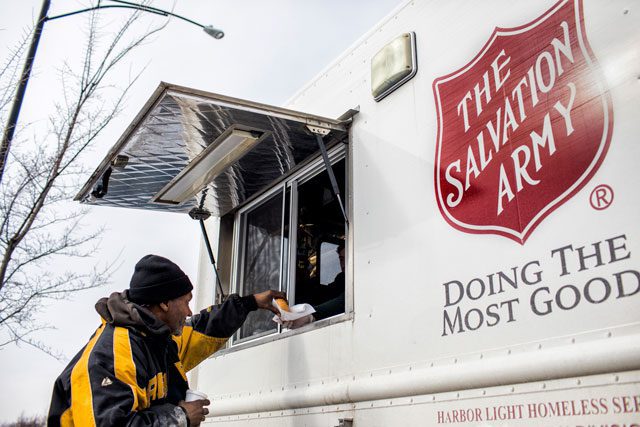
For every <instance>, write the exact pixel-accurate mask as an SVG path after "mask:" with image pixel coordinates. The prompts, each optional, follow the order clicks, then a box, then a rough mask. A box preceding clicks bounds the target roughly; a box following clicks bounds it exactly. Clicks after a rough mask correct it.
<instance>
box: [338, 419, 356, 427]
mask: <svg viewBox="0 0 640 427" xmlns="http://www.w3.org/2000/svg"><path fill="white" fill-rule="evenodd" d="M336 427H353V418H338V425H337V426H336Z"/></svg>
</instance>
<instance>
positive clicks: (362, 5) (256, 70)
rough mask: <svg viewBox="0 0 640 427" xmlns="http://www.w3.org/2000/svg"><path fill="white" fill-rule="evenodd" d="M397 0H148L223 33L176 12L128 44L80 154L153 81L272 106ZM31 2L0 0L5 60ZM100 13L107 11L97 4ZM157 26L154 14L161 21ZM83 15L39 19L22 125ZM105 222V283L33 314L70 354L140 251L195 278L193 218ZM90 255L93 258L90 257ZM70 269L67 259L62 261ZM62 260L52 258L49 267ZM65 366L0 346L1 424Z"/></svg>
mask: <svg viewBox="0 0 640 427" xmlns="http://www.w3.org/2000/svg"><path fill="white" fill-rule="evenodd" d="M400 3H403V1H402V0H305V1H300V0H271V1H265V0H217V1H215V2H212V1H209V0H180V1H175V6H173V5H174V2H173V1H167V0H157V1H155V2H154V3H153V5H154V6H156V7H160V8H165V9H171V8H172V7H173V8H174V12H175V13H178V14H181V15H184V16H187V17H189V18H192V19H194V20H196V21H199V22H202V23H204V24H213V25H214V26H216V27H218V28H221V29H223V30H224V31H225V33H226V36H225V38H224V39H222V40H214V39H212V38H210V37H208V36H207V35H205V34H204V33H203V32H201V31H199V30H198V28H196V27H193V26H190V25H188V24H186V23H183V22H180V21H177V20H173V21H171V23H170V24H169V25H168V27H167V28H166V29H165V30H163V32H162V33H160V34H159V35H157V36H156V37H155V38H154V39H153V40H152V41H151V42H150V43H148V44H147V45H146V46H144V47H143V48H141V49H140V50H138V51H136V53H135V54H134V55H135V56H134V57H133V58H134V60H133V61H132V63H131V64H130V65H128V67H124V68H123V69H122V70H120V73H121V74H122V79H123V80H125V79H127V78H128V74H129V71H130V70H139V69H141V68H142V67H145V66H146V69H145V71H144V74H143V75H142V78H141V79H140V80H139V81H138V82H137V83H136V85H135V86H134V88H133V89H132V91H131V92H130V96H129V98H128V102H127V104H126V107H125V110H124V112H123V114H121V115H120V116H119V117H118V118H117V119H116V120H114V121H113V122H112V123H111V126H110V127H109V128H107V129H106V131H105V132H104V133H103V135H102V137H101V138H100V141H99V142H98V145H97V148H96V149H95V151H94V152H93V153H92V156H93V158H92V159H89V160H88V163H90V164H89V166H90V167H91V169H93V168H95V166H97V164H98V163H99V162H100V160H102V158H103V157H104V156H105V154H106V152H107V150H108V149H109V148H110V147H111V146H112V145H113V144H114V143H115V141H116V139H117V138H118V137H119V136H120V135H121V134H122V132H123V131H124V129H125V128H126V126H127V125H128V124H129V123H130V121H131V119H132V118H133V117H134V116H135V115H136V114H137V112H138V111H139V110H140V108H141V107H142V105H143V104H144V103H145V102H146V101H147V99H148V98H149V96H150V95H151V93H152V92H153V90H154V89H155V88H156V87H157V86H158V84H159V82H160V81H166V82H169V83H175V84H180V85H184V86H189V87H193V88H198V89H203V90H206V91H210V92H216V93H220V94H224V95H230V96H234V97H238V98H245V99H250V100H253V101H258V102H263V103H267V104H273V105H283V104H284V103H285V101H286V100H287V99H288V98H289V97H290V96H292V95H293V94H294V93H295V92H296V91H297V90H298V89H299V88H300V87H301V86H302V85H304V84H305V83H306V82H308V81H309V80H311V79H312V78H313V77H314V76H315V75H317V74H318V73H319V72H320V71H321V70H322V69H324V68H325V67H326V66H327V65H328V64H330V63H331V62H332V61H333V60H334V59H335V58H336V57H337V56H338V55H339V54H340V53H342V51H344V50H345V49H346V48H347V47H348V46H350V45H351V44H352V43H353V42H355V41H356V40H357V39H358V38H360V37H361V36H362V35H363V34H364V33H365V32H366V31H367V30H369V29H370V28H371V27H372V26H373V25H374V24H375V23H377V22H378V21H380V20H381V19H382V18H384V17H385V16H386V15H388V14H389V13H390V12H391V11H392V10H394V9H395V8H396V6H397V5H398V4H400ZM41 4H42V2H41V1H40V0H20V1H16V0H0V11H1V13H0V45H1V46H2V49H3V50H2V55H0V58H4V57H5V54H6V52H7V49H8V48H9V47H11V46H13V45H14V44H15V42H16V40H17V39H18V38H19V37H20V34H21V33H22V32H23V31H26V30H28V29H29V28H30V27H31V24H32V22H33V21H34V20H35V18H36V17H37V16H38V14H39V11H40V7H41ZM87 4H89V1H88V0H87V1H77V0H53V1H52V6H51V9H50V13H49V15H50V16H53V15H56V14H61V13H65V12H69V11H73V10H77V9H81V8H84V7H86V6H87ZM102 13H103V14H105V20H106V21H108V20H109V19H110V17H111V18H112V17H114V16H115V14H122V13H126V12H124V11H118V10H115V9H112V10H105V11H102ZM157 22H161V21H160V18H158V21H157ZM85 24H86V16H83V15H78V16H75V17H69V18H64V19H61V20H58V21H51V22H49V23H47V24H46V26H45V29H44V33H43V36H42V40H41V43H40V47H39V50H38V54H37V58H36V62H35V69H34V74H33V77H32V80H31V81H30V83H29V87H28V89H27V96H26V98H25V101H24V104H23V112H22V115H21V121H24V122H33V123H35V125H43V124H46V121H45V118H46V114H47V113H48V112H49V111H51V109H52V106H53V102H54V100H55V98H56V96H57V93H58V88H59V82H58V81H57V79H56V70H57V69H58V68H59V67H60V66H61V64H62V61H63V60H65V59H69V58H73V57H74V55H77V54H79V53H80V52H81V51H82V48H83V46H84V45H83V35H84V33H83V31H82V29H83V28H84V26H85ZM101 225H104V226H106V227H107V232H106V233H105V236H104V239H103V241H102V245H101V250H100V255H99V258H100V259H102V260H111V259H114V258H116V257H117V256H118V254H121V259H122V266H121V267H120V269H119V270H118V272H117V273H116V274H115V275H114V277H113V278H112V283H111V285H109V286H107V287H104V288H100V289H96V290H93V291H88V292H85V293H83V294H79V295H77V296H75V297H74V298H73V300H71V301H61V302H56V303H55V304H53V303H52V304H51V305H50V306H48V307H46V308H45V310H44V312H43V314H42V316H43V317H44V318H46V319H47V320H48V322H49V323H50V324H52V325H53V326H55V327H56V328H57V329H56V330H52V331H47V332H44V333H42V334H40V335H39V336H38V338H40V339H42V340H44V341H45V342H46V343H47V344H49V345H51V346H52V347H54V348H56V349H58V350H60V351H62V352H63V353H64V354H65V355H66V356H67V357H68V358H71V357H72V356H73V355H74V354H75V353H76V352H77V351H78V350H79V349H80V348H81V347H82V346H83V345H84V344H85V343H86V341H87V339H88V338H89V337H90V335H91V334H92V333H93V331H94V330H95V328H96V327H97V326H98V324H99V319H98V316H97V314H96V313H95V311H94V309H93V304H94V303H95V301H96V300H97V299H98V298H100V297H102V296H105V295H108V294H109V293H110V292H112V291H116V290H117V291H119V290H122V289H124V288H126V287H127V285H128V283H129V278H130V276H131V273H132V271H133V266H134V264H135V263H136V262H137V260H138V259H139V258H140V257H142V256H143V255H145V254H147V253H156V254H159V255H163V256H166V257H168V258H170V259H172V260H174V261H175V262H177V263H178V264H179V265H180V266H181V267H182V268H183V269H184V270H185V272H186V273H187V274H188V275H189V276H190V277H191V279H192V280H193V281H195V280H196V271H197V265H198V264H197V263H198V259H197V258H198V246H199V240H198V239H199V227H198V224H197V223H196V222H194V221H192V220H191V219H189V218H188V217H187V216H186V215H184V216H180V215H177V214H168V213H152V212H144V211H136V210H127V209H116V208H93V209H92V210H91V212H90V215H89V217H88V223H87V226H88V227H99V226H101ZM95 261H98V260H95ZM67 267H68V266H67ZM51 268H59V266H51ZM65 365H66V362H65V363H61V362H58V361H56V360H54V359H53V358H51V357H49V356H47V355H45V354H43V353H41V352H39V351H37V350H34V349H32V348H30V347H27V346H22V347H19V348H18V347H14V346H12V347H11V348H8V349H4V350H0V367H1V368H0V369H1V370H2V371H1V372H2V389H3V390H2V398H1V399H0V422H2V421H12V420H15V419H16V418H17V417H18V415H20V414H21V413H25V414H27V415H30V414H41V413H45V412H46V411H47V410H48V406H49V400H50V396H51V388H52V384H53V381H54V380H55V378H56V376H57V375H58V374H59V373H60V372H61V371H62V369H63V368H64V366H65Z"/></svg>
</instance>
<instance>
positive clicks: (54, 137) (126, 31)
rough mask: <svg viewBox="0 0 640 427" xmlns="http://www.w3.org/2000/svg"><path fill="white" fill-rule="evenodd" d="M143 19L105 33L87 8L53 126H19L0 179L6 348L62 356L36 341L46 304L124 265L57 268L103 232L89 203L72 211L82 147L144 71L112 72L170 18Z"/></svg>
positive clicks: (10, 61) (10, 69)
mask: <svg viewBox="0 0 640 427" xmlns="http://www.w3.org/2000/svg"><path fill="white" fill-rule="evenodd" d="M140 16H141V12H140V11H136V12H133V13H131V14H130V15H127V16H126V17H125V18H124V19H123V21H122V22H121V24H120V25H119V27H118V28H117V29H116V30H115V31H112V32H110V33H106V32H105V31H104V29H103V28H102V27H101V25H100V20H99V18H100V14H99V12H97V11H95V12H93V13H91V14H89V15H88V24H87V25H88V29H87V36H86V40H85V43H84V48H82V49H83V50H82V56H81V61H80V63H79V64H78V65H73V64H72V63H66V62H65V63H64V64H63V66H62V67H61V68H60V70H59V82H60V96H58V97H57V101H56V102H55V103H54V104H53V106H52V107H53V108H52V114H51V115H50V118H49V121H48V125H49V126H48V129H47V132H46V133H45V135H36V134H35V133H34V134H33V135H32V136H30V137H29V136H26V133H27V132H28V131H30V130H32V128H30V127H28V126H27V127H24V126H23V127H21V128H19V129H17V132H16V136H15V138H14V143H13V145H12V151H11V152H10V154H9V162H8V164H7V168H6V169H5V179H3V181H2V182H1V183H0V213H1V214H2V219H1V220H0V251H1V252H0V349H1V348H2V347H3V346H6V345H9V344H12V343H15V344H19V343H23V344H27V345H30V346H34V347H35V348H38V349H40V350H42V351H44V352H45V353H47V354H50V355H52V356H54V357H56V353H55V351H53V350H52V349H51V348H49V347H47V346H46V345H45V344H44V343H42V342H40V341H38V340H36V339H35V338H34V334H36V333H37V332H38V331H41V330H42V329H45V328H47V327H48V326H47V325H46V324H40V323H39V322H38V321H37V318H38V317H37V316H38V314H39V312H40V310H41V309H42V307H43V303H45V302H46V301H48V300H55V299H61V298H68V297H69V296H70V295H71V294H73V293H75V292H79V291H82V290H86V289H90V288H94V287H97V286H102V285H104V284H105V283H107V282H108V280H109V277H110V276H111V275H112V274H113V272H114V271H115V269H116V268H117V266H118V265H117V263H118V261H114V262H111V263H107V264H106V265H103V266H102V267H99V268H98V267H94V268H93V269H92V270H91V271H89V272H81V271H52V269H51V268H50V266H51V265H64V263H61V262H60V261H61V260H64V259H70V258H73V259H87V258H90V257H91V256H93V255H94V254H95V253H96V249H97V245H98V244H99V241H100V237H101V235H102V233H103V229H102V228H101V227H100V228H97V229H96V228H95V227H94V228H91V229H87V228H86V227H85V226H84V225H83V223H84V219H85V214H86V210H83V209H82V208H79V207H73V208H72V209H69V207H68V201H69V200H70V199H72V197H73V194H74V193H75V190H76V189H77V188H79V185H80V182H79V180H80V179H81V178H82V177H84V176H85V175H86V170H85V168H84V166H83V165H82V164H81V162H80V159H81V158H82V155H83V153H85V152H87V151H88V150H89V149H91V147H92V146H93V144H94V143H95V141H96V139H97V137H98V136H99V135H100V133H101V132H102V131H103V130H104V129H105V128H106V127H107V126H108V125H109V124H110V123H111V122H112V120H113V119H114V118H115V117H116V116H117V115H118V113H120V111H121V110H122V107H123V104H124V100H125V99H126V95H127V93H128V91H129V89H130V88H131V87H132V85H133V84H134V83H135V82H136V81H137V79H138V78H139V77H140V74H141V73H142V71H140V73H138V74H134V75H133V77H132V78H130V79H129V80H128V81H127V82H124V83H123V84H122V85H120V86H118V87H116V86H114V85H113V84H112V83H111V82H109V80H110V77H111V76H112V75H113V74H114V71H115V70H116V68H117V67H118V66H119V65H120V64H122V63H123V62H124V61H125V59H126V58H129V57H130V55H131V53H132V52H133V51H134V50H135V49H137V48H138V47H140V46H141V45H143V44H144V43H145V42H147V41H148V40H149V38H150V37H152V36H153V35H154V34H156V33H157V32H158V31H160V30H162V29H163V28H164V27H165V26H166V24H167V21H162V23H161V24H159V25H157V26H155V27H145V28H140V25H141V22H140ZM28 36H29V35H26V36H25V37H24V39H23V40H21V41H20V42H19V43H18V44H17V45H16V47H15V48H14V49H12V50H11V51H10V52H9V54H8V58H7V59H6V60H5V61H4V62H3V63H2V64H3V65H2V66H1V67H0V117H2V115H3V114H5V111H4V110H5V109H6V108H5V107H6V106H8V104H9V101H10V100H11V98H12V96H13V90H14V88H15V86H16V81H17V79H18V78H19V77H18V73H17V71H16V70H19V68H20V62H21V60H22V57H23V56H24V51H25V46H26V44H27V41H28V38H29V37H28ZM34 132H35V131H34ZM67 265H68V264H67ZM57 270H62V269H57Z"/></svg>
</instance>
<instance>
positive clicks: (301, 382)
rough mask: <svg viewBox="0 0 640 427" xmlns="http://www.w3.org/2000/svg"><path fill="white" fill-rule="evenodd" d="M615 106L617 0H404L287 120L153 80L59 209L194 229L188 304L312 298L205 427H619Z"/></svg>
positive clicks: (638, 323)
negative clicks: (129, 119) (131, 213)
mask: <svg viewBox="0 0 640 427" xmlns="http://www.w3.org/2000/svg"><path fill="white" fill-rule="evenodd" d="M418 65H419V67H418ZM639 112H640V4H639V3H638V2H637V1H629V0H626V1H625V0H612V1H601V0H561V1H559V2H555V1H552V0H538V1H507V0H483V1H478V0H455V1H453V0H452V1H435V0H412V1H407V2H406V3H404V4H402V5H401V6H400V7H398V8H397V9H396V10H395V11H394V12H393V13H392V14H390V15H389V16H388V17H387V18H386V19H384V20H383V21H382V22H381V23H380V24H379V25H378V26H376V27H375V28H373V29H372V30H371V31H370V32H368V33H367V34H366V35H365V36H363V38H361V39H360V40H359V41H358V42H356V43H355V44H354V45H353V46H352V47H351V48H350V49H348V50H347V51H346V52H345V53H344V54H343V55H341V56H340V57H339V58H338V59H337V60H336V61H335V62H334V63H333V64H331V65H330V66H329V67H327V68H326V69H325V70H324V71H323V72H322V73H321V74H320V75H319V76H318V77H317V78H316V79H314V80H313V81H312V82H310V83H309V84H308V85H307V86H306V87H304V88H303V89H302V90H300V92H299V93H298V94H297V95H295V96H294V97H293V98H292V99H291V100H290V102H289V103H288V105H287V106H286V109H283V108H278V107H272V106H266V105H261V104H257V103H253V102H249V101H242V100H238V99H235V98H230V97H226V96H221V95H216V94H211V93H205V92H202V91H198V90H194V89H188V88H184V87H178V86H174V85H169V84H161V85H160V87H159V88H158V90H157V91H156V92H155V93H154V94H153V96H152V97H151V99H150V100H149V102H148V103H147V105H146V106H145V107H144V108H143V110H142V111H141V112H140V114H139V115H138V117H136V119H135V120H134V122H133V123H132V125H131V126H130V127H129V129H128V130H127V131H126V132H125V134H124V135H123V136H122V137H121V139H120V140H119V141H118V142H117V143H116V145H115V146H114V148H113V149H112V151H111V152H110V153H109V154H108V156H107V158H106V159H105V160H104V161H103V162H102V163H101V165H100V166H99V167H98V169H97V170H96V172H95V173H94V174H93V176H92V177H91V178H90V180H89V181H88V183H87V184H86V185H85V187H84V188H83V189H82V191H81V192H80V193H79V195H78V199H80V200H82V201H84V202H87V203H93V204H99V205H115V206H127V207H133V208H143V209H161V210H171V211H175V212H182V213H187V212H189V213H190V214H191V215H192V217H194V218H195V219H198V220H200V221H201V224H202V226H203V231H205V236H206V235H209V236H211V237H213V241H212V245H211V246H209V242H208V239H207V241H206V245H205V244H203V245H202V251H201V253H202V259H201V263H200V274H199V279H198V284H197V287H196V288H197V289H196V290H197V295H196V306H198V307H203V306H206V305H207V304H211V303H212V302H214V301H220V300H221V299H222V298H224V295H227V294H228V293H229V292H239V293H241V294H245V293H246V294H248V293H253V292H256V291H259V290H263V289H267V288H277V289H282V290H285V291H287V293H288V296H289V301H290V303H291V304H292V305H293V304H297V303H302V302H310V303H311V304H312V305H313V306H314V307H319V306H320V305H322V303H326V302H333V303H334V304H333V308H332V310H331V311H329V312H326V313H325V314H324V315H323V316H320V315H318V316H317V317H318V319H316V321H315V322H312V323H309V324H306V325H304V326H302V327H299V328H296V329H286V328H283V327H282V326H279V325H278V324H276V323H275V322H273V320H272V319H271V316H267V315H266V314H264V313H263V314H257V313H254V314H252V315H251V317H250V318H249V319H248V320H247V322H246V323H245V325H244V326H243V327H242V328H241V329H240V331H239V332H238V333H237V334H236V335H235V336H234V337H232V338H231V339H230V341H229V343H228V345H227V347H226V348H225V349H223V350H221V351H219V352H218V353H216V354H215V355H214V356H213V357H211V358H210V359H209V360H207V361H205V362H204V363H203V364H201V365H200V367H199V368H197V369H196V370H194V371H193V372H192V373H191V386H192V388H196V389H199V390H201V391H204V392H205V393H207V394H208V395H209V397H210V400H211V402H212V403H211V407H210V410H211V414H210V415H209V418H208V419H207V423H208V424H212V425H221V426H227V425H228V426H253V425H256V426H258V425H259V426H327V427H334V426H339V425H340V426H351V425H352V426H367V427H370V426H406V425H420V426H440V425H443V426H444V425H446V426H505V427H506V426H523V425H527V426H576V427H577V426H598V427H602V426H608V427H614V426H626V427H633V426H636V427H637V426H639V425H640V225H639V223H640V190H639V188H640V168H639V167H638V163H639V161H640V144H639V143H638V142H639V141H638V138H639V137H638V135H640V120H639V115H638V114H639ZM207 218H209V219H207ZM203 241H205V240H203ZM342 245H344V246H345V252H344V253H345V262H344V264H343V265H344V267H342V266H341V265H340V262H339V257H338V254H337V252H336V249H337V248H339V247H341V246H342ZM208 249H209V250H208ZM214 255H217V256H215V257H214ZM210 260H215V264H216V266H217V271H218V273H217V275H216V274H214V270H213V269H212V268H211V265H210ZM342 269H343V270H344V271H342V273H341V270H342ZM340 273H341V274H340ZM336 276H338V277H339V278H340V280H338V279H334V278H335V277H336ZM329 294H331V295H329ZM336 301H338V303H337V307H338V308H337V310H336V304H335V303H336Z"/></svg>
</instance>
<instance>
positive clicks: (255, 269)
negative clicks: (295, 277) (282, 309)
mask: <svg viewBox="0 0 640 427" xmlns="http://www.w3.org/2000/svg"><path fill="white" fill-rule="evenodd" d="M243 223H244V227H245V228H244V242H243V248H244V257H243V263H242V267H241V268H242V275H241V294H242V295H251V294H255V293H258V292H263V291H266V290H267V289H279V288H280V251H281V245H282V193H279V194H278V195H276V196H274V197H271V198H270V199H268V200H267V201H266V202H264V203H262V204H260V205H259V206H257V207H255V208H254V209H252V210H251V211H249V212H247V213H245V214H244V222H243ZM272 317H273V314H272V313H271V312H270V311H267V310H258V311H254V312H252V313H250V314H249V316H248V317H247V320H246V321H245V323H244V325H243V326H242V327H241V328H240V331H239V335H238V337H239V338H240V339H242V338H247V337H251V336H256V335H263V334H265V333H271V332H275V331H276V330H277V326H276V324H275V323H274V322H273V321H272V320H271V318H272Z"/></svg>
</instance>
